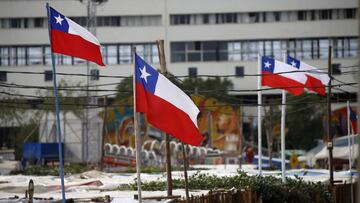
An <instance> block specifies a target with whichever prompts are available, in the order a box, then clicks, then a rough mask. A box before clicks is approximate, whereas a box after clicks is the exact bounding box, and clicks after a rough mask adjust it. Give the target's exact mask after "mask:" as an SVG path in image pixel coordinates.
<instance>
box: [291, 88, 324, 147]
mask: <svg viewBox="0 0 360 203" xmlns="http://www.w3.org/2000/svg"><path fill="white" fill-rule="evenodd" d="M324 100H325V98H324V97H321V96H319V95H315V94H305V95H304V94H303V95H301V96H298V97H295V96H289V99H288V101H287V102H288V103H292V104H293V105H289V106H287V108H286V111H287V115H286V128H287V129H289V132H288V133H287V135H286V148H287V149H305V150H308V149H311V148H312V147H314V146H315V144H316V143H315V142H314V141H315V140H316V139H321V138H322V136H323V134H324V131H323V122H322V119H323V116H324V115H326V105H324V104H321V103H320V102H321V101H324Z"/></svg>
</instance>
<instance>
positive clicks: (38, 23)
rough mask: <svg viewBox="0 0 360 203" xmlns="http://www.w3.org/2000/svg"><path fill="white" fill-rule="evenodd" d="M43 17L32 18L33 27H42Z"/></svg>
mask: <svg viewBox="0 0 360 203" xmlns="http://www.w3.org/2000/svg"><path fill="white" fill-rule="evenodd" d="M43 24H44V20H43V18H34V27H43Z"/></svg>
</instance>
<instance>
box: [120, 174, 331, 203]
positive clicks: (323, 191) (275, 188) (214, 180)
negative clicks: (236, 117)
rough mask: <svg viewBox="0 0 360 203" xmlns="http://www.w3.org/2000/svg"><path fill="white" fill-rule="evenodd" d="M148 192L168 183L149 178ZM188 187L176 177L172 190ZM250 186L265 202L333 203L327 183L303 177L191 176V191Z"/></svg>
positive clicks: (133, 185)
mask: <svg viewBox="0 0 360 203" xmlns="http://www.w3.org/2000/svg"><path fill="white" fill-rule="evenodd" d="M141 188H142V189H143V190H145V191H159V190H160V191H162V190H166V182H165V181H162V180H159V179H158V180H156V181H149V182H145V183H142V184H141ZM180 188H185V181H184V180H183V179H174V180H173V189H180ZM232 188H236V189H251V190H252V191H256V192H257V194H259V195H260V196H261V198H262V200H263V201H264V202H274V203H275V202H301V203H303V202H312V200H313V199H314V197H315V196H316V195H318V196H319V198H321V199H323V200H325V201H328V202H331V200H332V199H331V194H330V192H329V191H328V189H327V186H326V185H324V184H322V183H321V182H317V183H312V182H305V181H304V180H303V179H301V178H298V177H297V178H295V179H291V178H287V179H286V183H285V184H284V183H282V180H281V179H280V178H276V177H274V176H266V177H264V176H258V175H256V176H249V175H247V174H246V173H245V172H242V171H239V173H238V174H237V175H235V176H224V177H219V176H215V175H206V174H201V173H199V172H197V173H195V174H194V175H192V176H190V177H189V189H190V190H215V189H232ZM118 189H119V190H129V189H130V190H136V189H137V183H136V180H135V181H134V182H133V183H131V184H128V185H123V186H120V187H119V188H118Z"/></svg>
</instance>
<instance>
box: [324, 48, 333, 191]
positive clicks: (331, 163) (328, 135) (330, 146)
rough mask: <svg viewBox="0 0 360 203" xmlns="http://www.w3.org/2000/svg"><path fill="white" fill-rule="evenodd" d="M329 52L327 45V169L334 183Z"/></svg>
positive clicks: (331, 181)
mask: <svg viewBox="0 0 360 203" xmlns="http://www.w3.org/2000/svg"><path fill="white" fill-rule="evenodd" d="M331 52H332V47H331V46H329V54H328V75H329V78H330V80H329V84H328V93H327V97H326V98H327V115H328V116H327V119H328V120H327V149H328V150H329V171H330V184H331V185H333V184H334V166H333V137H332V134H331V80H332V66H331Z"/></svg>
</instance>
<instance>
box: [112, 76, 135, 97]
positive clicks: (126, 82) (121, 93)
mask: <svg viewBox="0 0 360 203" xmlns="http://www.w3.org/2000/svg"><path fill="white" fill-rule="evenodd" d="M116 90H117V94H116V98H115V99H116V100H117V101H123V100H125V99H128V98H129V97H131V96H133V76H130V77H127V78H124V79H122V80H121V81H120V82H119V84H118V85H117V86H116Z"/></svg>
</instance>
